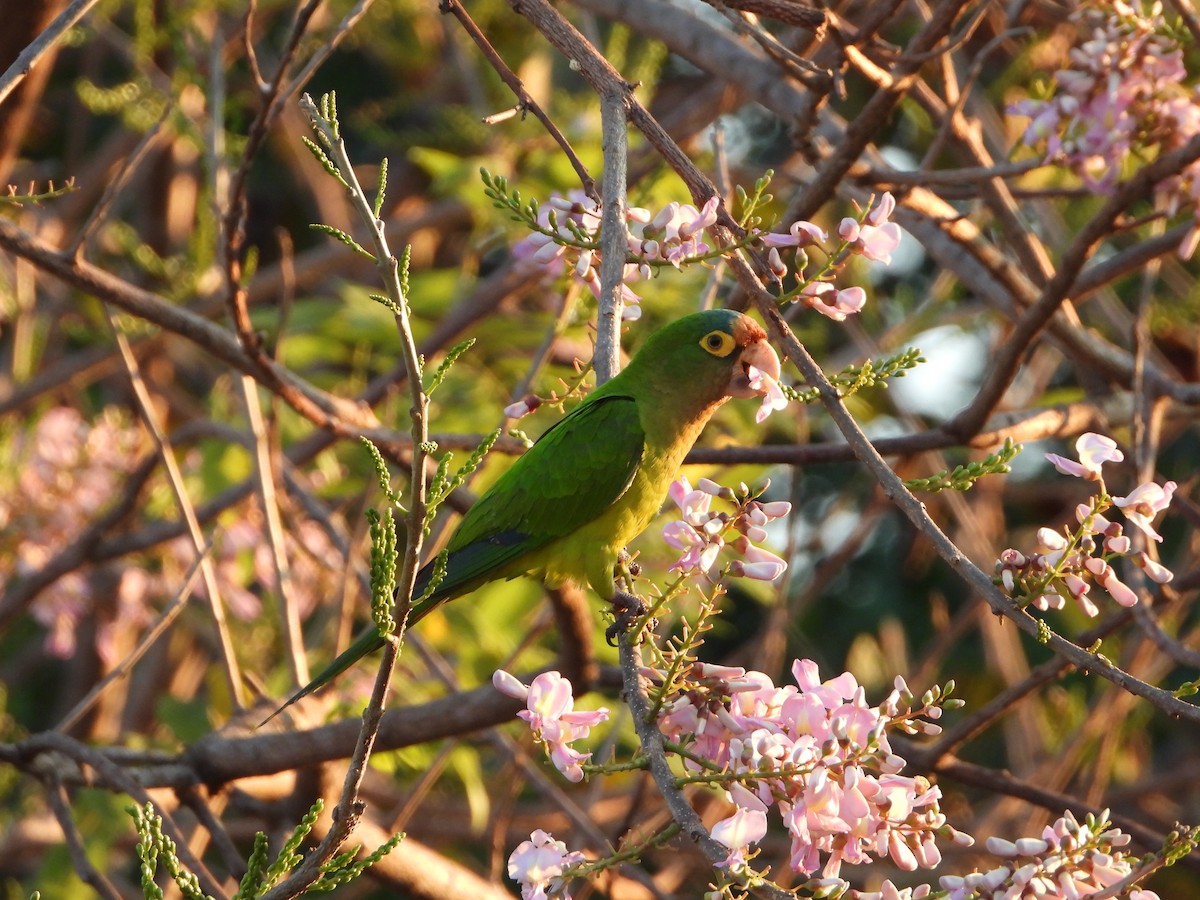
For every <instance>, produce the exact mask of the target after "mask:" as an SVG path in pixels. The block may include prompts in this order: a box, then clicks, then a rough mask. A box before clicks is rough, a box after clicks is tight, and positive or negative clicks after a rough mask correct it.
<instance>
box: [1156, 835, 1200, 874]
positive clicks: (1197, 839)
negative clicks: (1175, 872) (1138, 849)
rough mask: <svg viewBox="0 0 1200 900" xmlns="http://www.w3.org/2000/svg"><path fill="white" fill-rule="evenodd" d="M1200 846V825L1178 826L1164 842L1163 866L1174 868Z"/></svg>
mask: <svg viewBox="0 0 1200 900" xmlns="http://www.w3.org/2000/svg"><path fill="white" fill-rule="evenodd" d="M1197 846H1200V825H1193V826H1191V827H1187V826H1184V825H1176V826H1175V827H1174V828H1173V829H1171V833H1170V834H1168V835H1167V837H1166V839H1165V840H1164V841H1163V846H1162V850H1161V851H1160V853H1161V855H1162V861H1163V865H1165V866H1173V865H1175V863H1177V862H1179V861H1180V860H1181V859H1183V858H1184V857H1185V856H1187V855H1189V854H1190V853H1191V852H1192V851H1194V850H1195V849H1196V847H1197Z"/></svg>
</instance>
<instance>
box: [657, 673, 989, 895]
mask: <svg viewBox="0 0 1200 900" xmlns="http://www.w3.org/2000/svg"><path fill="white" fill-rule="evenodd" d="M647 674H648V675H649V677H651V678H652V679H659V680H661V678H662V677H663V676H662V673H659V672H656V671H653V670H648V671H647ZM792 675H793V677H794V678H795V681H796V685H795V686H792V685H787V686H784V687H776V686H775V685H774V684H772V682H771V680H770V678H768V677H767V676H766V675H765V674H763V673H762V672H753V671H749V672H748V671H746V670H745V669H742V668H736V667H723V666H713V665H708V664H705V663H696V664H694V666H693V668H692V671H691V672H690V674H689V677H688V678H687V680H686V682H685V683H684V684H683V685H682V686H681V687H680V689H679V690H677V691H674V692H673V694H672V696H670V697H668V698H667V700H666V702H665V703H664V704H663V707H662V712H661V714H660V717H659V727H660V728H661V729H662V731H663V733H664V735H666V736H667V738H668V739H669V740H672V741H674V742H676V743H680V744H686V745H687V749H688V755H687V756H686V757H684V761H683V764H684V766H685V767H687V768H688V769H689V770H691V771H696V772H700V771H703V772H706V773H708V774H710V775H712V776H713V780H714V781H716V782H718V783H721V784H723V785H725V786H726V788H727V790H728V793H729V798H730V800H731V801H732V802H733V803H734V804H735V806H736V807H737V810H736V811H735V812H734V813H733V815H731V816H729V817H728V818H726V819H724V820H722V821H721V822H719V823H718V824H717V825H716V826H714V828H713V835H714V836H715V837H718V839H720V840H721V841H722V842H723V843H725V844H726V846H728V847H729V850H730V853H729V857H728V858H727V859H726V860H725V861H724V865H725V866H727V867H729V868H730V869H731V870H737V869H740V868H741V867H743V866H745V864H746V860H747V852H748V850H749V847H750V845H751V844H753V843H754V842H755V841H757V840H759V839H760V838H761V837H762V836H763V834H765V832H766V816H767V812H768V810H769V809H770V808H771V807H772V806H774V807H775V808H776V809H777V810H778V813H779V815H780V817H781V818H782V820H783V824H784V825H785V826H786V827H787V829H788V831H789V832H790V834H791V839H792V849H791V866H792V868H793V869H795V870H796V871H797V872H801V873H804V874H806V875H811V874H812V873H814V872H816V871H817V870H818V869H822V876H823V877H824V878H826V879H837V878H838V876H839V873H840V870H841V866H842V864H843V863H846V864H857V863H869V862H871V861H872V860H873V859H874V858H883V857H888V858H890V859H891V860H892V862H893V863H894V864H896V865H898V866H900V867H901V868H903V869H905V870H914V869H916V868H918V867H926V868H928V867H932V866H935V865H937V864H938V862H939V861H940V860H941V852H940V851H939V849H938V846H937V842H936V839H937V838H938V837H943V838H948V839H950V840H953V841H956V842H959V843H962V844H970V843H971V839H970V838H969V837H968V836H966V835H964V834H962V833H961V832H957V831H955V830H954V829H953V828H952V827H951V826H950V825H949V824H947V822H946V817H945V816H944V815H943V814H942V812H941V810H940V809H939V804H938V801H939V799H940V798H941V792H940V790H939V789H938V788H937V786H936V785H933V784H930V782H929V781H928V780H927V779H925V778H923V777H921V776H907V775H901V774H900V771H901V770H902V769H903V768H904V765H905V761H904V760H903V759H902V758H901V757H899V756H897V755H896V754H895V753H894V752H893V751H892V749H891V747H890V745H889V742H888V732H889V731H891V730H893V729H899V730H903V731H905V732H909V733H916V732H924V733H926V734H934V733H937V731H938V730H939V729H938V726H937V725H935V724H934V723H933V722H931V721H927V720H930V719H936V718H938V717H939V716H940V714H941V711H942V707H941V706H940V705H938V700H937V695H935V694H934V693H933V692H930V693H929V694H927V695H926V697H924V698H922V701H921V705H920V706H919V707H918V708H916V709H913V708H912V700H913V697H912V694H911V693H910V692H909V690H908V687H907V686H906V685H905V684H904V682H903V680H902V679H899V678H898V679H897V680H896V687H895V690H893V691H892V693H891V694H890V695H889V696H888V697H887V698H886V699H885V700H884V701H883V703H881V704H879V705H878V706H869V705H868V704H867V702H866V698H865V691H864V690H863V688H862V687H861V686H859V684H858V683H857V681H855V679H854V676H852V675H851V674H850V673H848V672H847V673H843V674H842V675H839V676H838V677H837V678H833V679H830V680H828V681H825V682H822V681H821V680H820V675H819V672H818V669H817V664H816V663H814V662H812V661H810V660H797V661H796V662H795V663H794V664H793V666H792ZM697 759H703V760H705V763H704V764H701V763H699V762H697V761H696V760H697ZM822 855H824V857H825V861H824V865H823V868H822V861H821V857H822Z"/></svg>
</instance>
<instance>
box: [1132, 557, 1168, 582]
mask: <svg viewBox="0 0 1200 900" xmlns="http://www.w3.org/2000/svg"><path fill="white" fill-rule="evenodd" d="M1133 563H1134V565H1136V566H1137V567H1138V568H1139V569H1141V570H1142V571H1143V572H1145V573H1146V577H1147V578H1149V579H1150V580H1151V581H1154V582H1156V583H1158V584H1168V583H1170V581H1171V580H1172V579H1173V578H1174V577H1175V573H1174V572H1172V571H1171V570H1170V569H1168V568H1167V567H1166V566H1164V565H1163V564H1162V563H1159V562H1156V561H1155V560H1153V559H1151V558H1150V557H1149V556H1147V555H1146V553H1145V551H1139V552H1138V553H1135V554H1134V555H1133Z"/></svg>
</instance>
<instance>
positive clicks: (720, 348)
mask: <svg viewBox="0 0 1200 900" xmlns="http://www.w3.org/2000/svg"><path fill="white" fill-rule="evenodd" d="M735 344H736V341H734V339H733V335H732V334H729V333H727V332H724V331H710V332H709V333H708V334H706V335H705V336H704V337H702V338H700V346H701V347H703V348H704V349H705V350H706V351H708V352H709V353H711V354H712V355H713V356H728V355H729V354H730V353H732V352H733V348H734V346H735Z"/></svg>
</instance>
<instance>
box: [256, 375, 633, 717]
mask: <svg viewBox="0 0 1200 900" xmlns="http://www.w3.org/2000/svg"><path fill="white" fill-rule="evenodd" d="M644 450H645V434H644V433H643V431H642V426H641V422H640V420H639V418H638V411H637V402H636V401H635V400H634V398H633V397H629V396H625V395H621V394H611V395H607V396H598V397H595V398H594V399H591V400H587V401H585V402H583V403H581V404H580V405H579V406H577V407H576V408H575V409H574V410H572V411H571V412H570V413H569V414H568V415H567V416H565V417H563V418H562V419H561V420H559V421H558V422H557V423H556V424H555V425H553V426H552V427H551V428H550V430H548V431H547V432H546V433H545V434H543V435H542V436H541V438H539V439H538V441H537V443H535V444H534V445H533V446H532V447H530V448H529V449H528V450H527V451H525V453H524V454H523V455H522V456H521V457H519V458H518V459H517V461H516V462H514V463H513V464H512V466H511V467H510V468H509V469H508V471H506V472H505V473H504V474H503V475H501V476H500V478H499V479H498V480H497V481H496V483H495V484H494V485H492V487H491V488H490V489H489V490H488V491H487V492H486V493H484V495H483V496H482V497H480V498H479V499H478V500H477V501H476V502H475V504H474V505H473V506H472V507H471V508H470V509H469V510H468V511H467V514H466V515H465V516H463V520H462V522H460V523H459V526H458V529H457V530H456V531H455V532H454V535H453V536H452V537H451V538H450V542H449V544H447V547H446V549H447V551H448V553H447V558H446V577H445V578H444V579H442V581H441V583H440V584H438V586H437V589H436V590H435V591H434V592H433V593H432V594H430V595H429V596H428V597H426V598H425V599H424V600H423V601H421V602H419V603H417V604H416V605H415V606H414V607H413V608H412V611H411V612H410V613H409V617H408V624H409V625H412V624H415V623H416V622H418V621H420V620H421V619H422V618H424V617H425V616H426V615H428V614H429V613H430V612H432V611H433V610H434V609H436V608H437V607H438V606H440V605H441V604H442V603H444V602H446V601H447V600H449V599H451V598H453V597H457V596H459V595H460V594H464V593H467V592H468V591H471V590H474V589H475V588H476V587H479V586H480V585H481V584H484V583H486V582H488V581H491V580H492V579H493V578H499V577H502V576H503V575H505V574H515V572H516V571H517V570H515V569H514V568H512V567H514V566H515V567H519V562H518V561H519V560H520V558H521V557H523V556H525V555H526V554H529V553H532V552H534V551H536V550H539V549H541V548H542V547H544V546H546V545H547V544H549V543H551V542H552V541H555V540H557V539H558V538H561V537H566V536H567V535H569V534H571V533H572V532H573V531H575V530H576V529H578V528H580V527H582V526H584V525H586V524H587V523H588V522H591V521H592V520H593V519H595V518H597V517H598V516H600V515H601V514H602V513H603V512H604V511H605V510H606V509H608V508H609V507H610V506H612V504H614V503H616V502H617V500H619V499H620V498H621V496H622V495H623V494H624V493H625V492H626V491H627V490H629V485H630V484H631V483H632V482H633V478H634V475H636V474H637V470H638V466H639V465H640V464H641V461H642V454H643V452H644ZM432 570H433V566H432V564H427V565H426V566H424V567H423V568H422V569H421V571H420V572H418V573H417V579H416V585H415V587H414V590H413V596H414V597H420V596H421V594H423V593H424V592H425V590H426V588H427V587H428V585H429V580H430V577H431V575H432ZM382 646H383V638H382V637H380V636H379V634H378V632H376V631H375V629H374V628H373V627H372V628H371V629H370V630H369V631H366V632H364V633H363V634H361V635H359V637H358V638H357V639H356V640H355V641H354V643H353V644H351V645H350V646H349V647H348V648H347V649H346V650H345V651H343V652H342V653H341V654H340V655H339V656H338V657H337V658H336V659H335V660H334V661H333V662H331V663H330V664H329V665H328V666H327V667H326V668H325V669H324V670H323V671H321V672H320V673H319V674H318V675H317V676H316V677H315V678H313V680H312V681H310V682H309V683H308V684H306V685H305V686H304V687H303V688H301V689H300V690H299V691H297V692H296V693H295V694H293V695H292V696H291V697H290V698H288V701H287V702H286V703H285V704H284V705H283V706H281V707H279V709H277V710H275V712H273V713H271V715H270V716H269V717H268V718H267V719H266V720H265V721H264V722H263V723H262V724H264V725H265V724H266V723H267V722H269V721H270V720H271V719H273V718H275V716H277V715H279V714H280V713H281V712H283V711H284V710H285V709H287V708H288V707H289V706H291V705H292V704H293V703H295V702H296V701H297V700H299V699H300V698H301V697H306V696H308V695H309V694H311V693H312V692H313V691H315V690H317V689H318V688H320V687H323V686H324V685H326V684H328V683H329V682H330V681H332V680H333V679H334V678H336V677H337V676H338V675H340V674H341V673H342V672H344V671H346V669H348V668H350V667H351V666H352V665H354V663H356V662H357V661H358V660H359V659H361V658H362V657H364V656H366V655H367V654H369V653H372V652H374V651H376V650H378V649H380V648H381V647H382Z"/></svg>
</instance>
